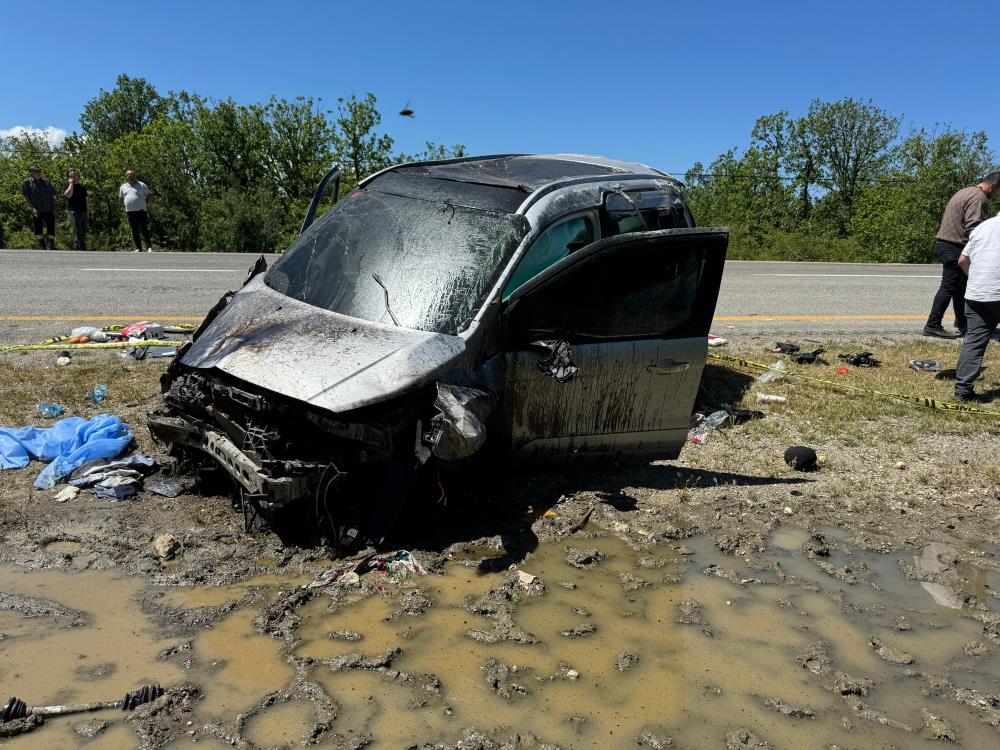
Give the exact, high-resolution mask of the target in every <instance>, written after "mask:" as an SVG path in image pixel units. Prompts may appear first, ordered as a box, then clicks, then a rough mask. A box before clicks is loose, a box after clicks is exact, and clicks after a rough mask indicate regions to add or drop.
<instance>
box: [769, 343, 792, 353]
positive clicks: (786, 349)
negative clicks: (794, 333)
mask: <svg viewBox="0 0 1000 750" xmlns="http://www.w3.org/2000/svg"><path fill="white" fill-rule="evenodd" d="M770 351H771V354H795V353H796V352H797V351H799V345H798V344H792V343H789V342H787V341H775V342H774V346H773V347H772V348H771V350H770Z"/></svg>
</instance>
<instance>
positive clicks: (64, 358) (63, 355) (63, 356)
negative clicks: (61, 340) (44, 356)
mask: <svg viewBox="0 0 1000 750" xmlns="http://www.w3.org/2000/svg"><path fill="white" fill-rule="evenodd" d="M72 361H73V357H72V356H71V355H70V353H69V350H68V349H63V350H62V351H61V352H59V356H58V357H56V364H57V365H59V366H60V367H65V366H66V365H68V364H69V363H70V362H72Z"/></svg>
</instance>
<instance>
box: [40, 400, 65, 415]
mask: <svg viewBox="0 0 1000 750" xmlns="http://www.w3.org/2000/svg"><path fill="white" fill-rule="evenodd" d="M35 411H37V412H38V413H39V414H41V415H42V416H43V417H45V418H46V419H55V418H56V417H58V416H59V415H60V414H62V413H63V408H62V406H60V405H59V404H51V403H42V404H37V405H36V406H35Z"/></svg>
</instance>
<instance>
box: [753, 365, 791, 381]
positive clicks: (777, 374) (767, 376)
mask: <svg viewBox="0 0 1000 750" xmlns="http://www.w3.org/2000/svg"><path fill="white" fill-rule="evenodd" d="M787 374H788V366H787V365H786V364H785V361H784V360H781V359H779V360H778V361H777V362H775V363H774V364H772V365H771V366H770V367H768V368H767V372H765V373H763V374H762V375H760V376H758V378H757V382H758V383H773V382H774V381H776V380H781V379H783V378H784V377H785V375H787Z"/></svg>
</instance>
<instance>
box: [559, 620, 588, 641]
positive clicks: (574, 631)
mask: <svg viewBox="0 0 1000 750" xmlns="http://www.w3.org/2000/svg"><path fill="white" fill-rule="evenodd" d="M596 632H597V626H596V625H595V624H594V623H592V622H585V623H583V624H582V625H575V626H573V627H572V628H567V629H566V630H561V631H559V635H561V636H563V637H564V638H584V637H586V636H588V635H593V634H594V633H596Z"/></svg>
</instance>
